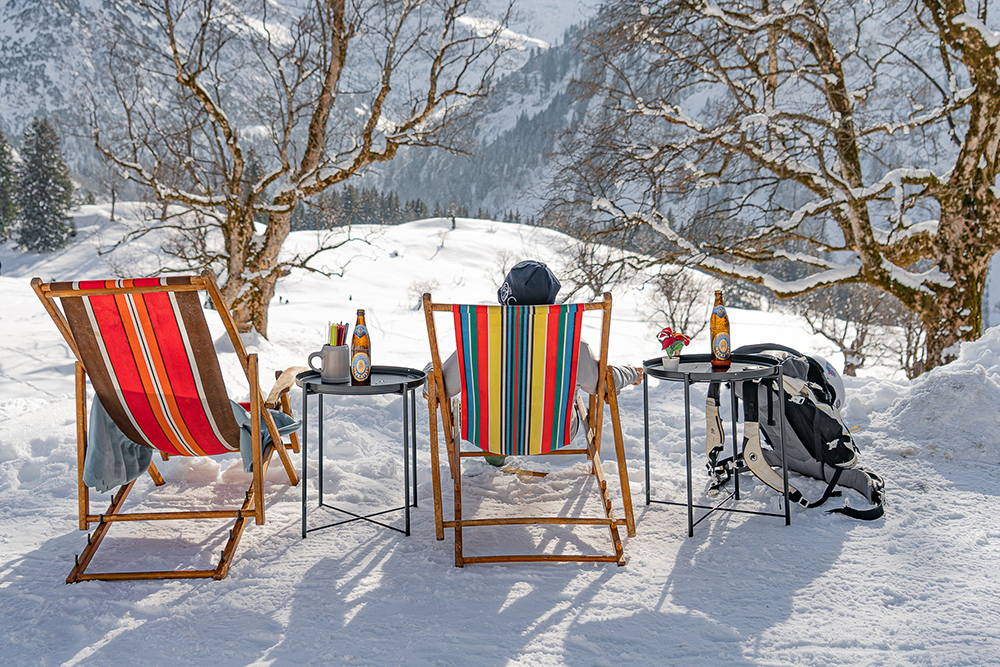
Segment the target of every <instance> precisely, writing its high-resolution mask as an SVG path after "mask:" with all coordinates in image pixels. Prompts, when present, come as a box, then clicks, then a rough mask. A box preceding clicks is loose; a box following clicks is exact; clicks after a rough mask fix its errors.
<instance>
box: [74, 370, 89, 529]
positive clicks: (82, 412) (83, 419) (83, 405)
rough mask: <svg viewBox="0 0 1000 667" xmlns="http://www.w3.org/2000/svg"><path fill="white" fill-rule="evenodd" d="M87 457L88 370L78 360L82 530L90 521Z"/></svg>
mask: <svg viewBox="0 0 1000 667" xmlns="http://www.w3.org/2000/svg"><path fill="white" fill-rule="evenodd" d="M86 459H87V372H86V371H85V370H84V368H83V364H81V363H80V362H79V361H78V362H76V493H77V508H78V509H79V512H80V530H88V529H89V528H90V522H88V521H87V515H88V514H90V489H89V488H87V485H86V484H84V483H83V464H84V462H85V461H86Z"/></svg>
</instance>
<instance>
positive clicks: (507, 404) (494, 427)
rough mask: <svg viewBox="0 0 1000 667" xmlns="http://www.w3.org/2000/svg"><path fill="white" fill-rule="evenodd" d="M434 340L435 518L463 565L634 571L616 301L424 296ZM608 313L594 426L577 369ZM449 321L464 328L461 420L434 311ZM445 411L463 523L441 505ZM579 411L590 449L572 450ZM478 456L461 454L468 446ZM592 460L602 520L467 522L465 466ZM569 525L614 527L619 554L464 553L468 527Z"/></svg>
mask: <svg viewBox="0 0 1000 667" xmlns="http://www.w3.org/2000/svg"><path fill="white" fill-rule="evenodd" d="M423 305H424V316H425V318H426V321H427V336H428V340H429V342H430V347H431V360H432V363H433V370H432V371H431V372H430V374H429V375H428V382H427V385H428V390H427V394H428V406H429V410H430V437H431V469H432V471H433V485H434V486H433V491H434V520H435V531H436V537H437V539H439V540H443V539H444V529H445V528H453V529H454V530H455V565H457V566H458V567H462V566H463V565H464V564H466V563H504V562H508V563H509V562H530V561H583V562H592V561H598V562H614V563H617V564H618V565H624V564H625V556H624V553H623V550H622V541H621V538H620V537H619V534H618V526H619V525H620V524H625V525H626V528H627V530H628V535H629V536H630V537H631V536H634V535H635V520H634V518H633V516H632V500H631V494H630V493H629V486H628V471H627V469H626V466H625V451H624V447H623V444H622V432H621V423H620V421H619V417H618V399H617V397H616V395H615V391H614V381H613V376H612V375H611V371H610V369H609V368H608V365H607V361H608V334H609V332H610V329H611V295H610V294H605V295H604V300H603V301H601V302H595V303H578V304H563V305H553V306H473V305H462V304H450V303H433V302H432V301H431V295H430V294H424V296H423ZM587 311H601V313H602V317H603V319H602V328H601V348H600V350H601V353H600V360H599V366H600V369H601V372H600V374H599V380H598V386H597V393H596V394H595V395H593V396H591V397H590V412H589V419H590V421H589V423H588V422H586V419H587V417H586V409H585V406H584V403H583V399H582V398H580V397H578V396H577V386H576V385H577V381H576V376H577V364H578V361H579V359H578V358H579V353H580V332H581V327H582V323H583V317H584V314H585V313H586V312H587ZM439 312H443V313H448V315H449V316H450V318H451V320H452V323H453V325H454V329H455V346H456V357H457V360H458V366H459V375H460V377H461V393H460V400H461V402H460V406H461V409H460V412H461V418H460V420H459V422H456V417H455V411H456V407H455V406H456V402H455V401H450V400H448V398H447V395H446V392H445V386H444V375H443V371H442V360H441V355H440V353H439V350H438V342H437V333H436V327H435V322H434V313H439ZM605 403H607V404H608V406H609V407H610V408H611V421H612V425H613V429H614V436H615V448H616V454H617V459H618V472H619V477H620V482H621V488H622V499H623V502H624V508H625V519H615V516H614V512H613V511H612V507H611V499H610V497H609V494H608V487H607V482H606V480H605V477H604V471H603V469H602V468H601V460H600V451H601V430H602V417H603V414H604V405H605ZM439 409H440V413H441V420H442V422H443V431H444V437H445V444H446V447H447V452H448V463H449V468H450V469H451V476H452V480H453V482H454V487H455V518H454V520H451V521H445V520H444V518H443V515H444V512H443V509H442V504H441V479H440V466H439V461H438V432H437V413H438V410H439ZM574 409H575V410H576V411H577V414H578V416H579V419H580V422H581V424H584V425H585V433H586V441H587V444H586V446H585V447H578V448H573V447H571V446H570V440H571V435H572V431H571V420H572V417H573V410H574ZM463 441H464V442H467V443H469V444H471V445H472V446H473V447H475V448H476V449H475V451H461V448H460V444H461V442H463ZM547 454H583V455H586V456H587V457H588V458H590V460H591V462H592V465H591V466H590V470H591V474H593V475H594V476H595V477H596V481H597V484H596V486H597V490H598V493H599V494H600V498H601V505H602V508H603V510H604V511H603V516H600V517H580V516H545V517H506V518H503V517H497V518H469V519H465V518H463V517H462V474H461V459H462V458H465V457H470V456H497V455H500V456H532V455H547ZM530 524H544V525H549V524H567V525H577V526H578V525H588V526H606V527H607V528H608V530H609V532H610V534H611V542H612V550H613V552H614V553H613V554H597V555H588V554H528V555H490V556H466V555H464V553H463V546H462V529H463V528H464V527H472V526H475V527H479V526H502V525H530Z"/></svg>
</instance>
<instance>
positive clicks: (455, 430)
mask: <svg viewBox="0 0 1000 667" xmlns="http://www.w3.org/2000/svg"><path fill="white" fill-rule="evenodd" d="M454 305H456V304H451V303H434V302H433V301H432V300H431V295H430V294H424V295H423V308H424V317H425V319H426V323H427V338H428V341H429V343H430V348H431V361H432V365H433V369H432V370H431V371H430V372H429V373H428V375H427V407H428V411H429V413H430V418H429V424H430V447H431V471H432V482H433V495H434V529H435V537H436V538H437V539H438V540H443V539H444V529H445V528H451V529H454V531H455V565H456V566H457V567H463V566H464V565H465V564H467V563H469V564H475V563H515V562H612V563H617V564H618V565H619V566H621V565H624V564H625V555H624V551H623V549H622V541H621V538H620V536H619V532H618V526H620V525H623V524H624V525H625V527H626V530H627V533H628V536H629V537H634V536H635V518H634V515H633V512H632V494H631V490H630V488H629V483H628V469H627V468H626V464H625V449H624V445H623V442H622V429H621V421H620V419H619V416H618V398H617V395H616V394H615V391H614V376H613V374H612V371H611V369H610V368H609V367H608V338H609V334H610V331H611V294H609V293H605V294H604V298H603V300H602V301H599V302H593V303H586V304H579V305H580V306H581V307H582V308H583V310H585V311H593V310H600V311H602V328H601V347H600V349H601V353H600V359H599V361H598V363H599V368H600V369H601V372H600V373H599V376H598V384H597V392H596V393H595V394H594V395H592V396H591V397H590V413H589V417H590V419H589V422H588V420H587V418H586V410H585V406H584V402H583V399H582V398H581V397H580V396H576V399H575V409H576V411H577V416H578V418H579V420H580V424H581V426H583V427H584V429H585V435H586V441H587V446H586V447H583V448H569V447H564V448H561V449H557V450H554V451H552V452H550V453H549V454H550V455H556V454H558V455H564V454H583V455H586V456H587V458H588V459H590V461H591V469H590V474H592V475H594V476H595V477H596V479H597V487H598V493H599V494H600V498H601V504H602V506H603V508H604V516H602V517H559V516H554V517H553V516H542V517H516V518H514V517H506V518H504V517H497V518H480V519H465V518H463V517H462V459H463V458H466V457H480V456H496V454H493V453H491V452H487V451H473V452H463V451H461V450H460V447H459V445H460V437H459V426H458V423H457V422H456V418H455V411H456V403H457V401H455V400H454V399H452V400H449V399H448V398H447V396H446V393H445V388H444V377H443V374H442V360H441V355H440V352H439V350H438V341H437V331H436V327H435V324H434V313H436V312H448V313H451V312H452V308H453V306H454ZM605 403H607V405H608V406H609V407H610V410H611V423H612V427H613V431H614V438H615V452H616V455H617V460H618V476H619V480H620V483H621V488H622V500H623V502H624V508H625V518H624V519H616V518H615V515H614V511H613V510H612V507H611V499H610V496H609V494H608V485H607V480H606V479H605V476H604V470H603V468H602V467H601V459H600V452H601V429H602V420H603V415H604V405H605ZM439 410H440V414H441V421H442V426H443V431H444V439H445V446H446V450H447V457H448V467H449V470H450V472H451V478H452V481H453V485H454V491H455V507H454V519H453V520H445V519H444V511H443V508H442V500H441V476H440V459H439V452H438V428H437V413H438V411H439ZM543 456H544V455H543ZM552 524H557V525H558V524H564V525H589V526H607V528H608V530H609V532H610V536H611V543H612V550H613V552H614V553H613V554H612V555H606V554H596V555H590V554H581V555H572V554H570V555H559V554H525V555H485V556H466V555H465V554H464V550H463V545H462V530H463V528H465V527H479V526H510V525H552Z"/></svg>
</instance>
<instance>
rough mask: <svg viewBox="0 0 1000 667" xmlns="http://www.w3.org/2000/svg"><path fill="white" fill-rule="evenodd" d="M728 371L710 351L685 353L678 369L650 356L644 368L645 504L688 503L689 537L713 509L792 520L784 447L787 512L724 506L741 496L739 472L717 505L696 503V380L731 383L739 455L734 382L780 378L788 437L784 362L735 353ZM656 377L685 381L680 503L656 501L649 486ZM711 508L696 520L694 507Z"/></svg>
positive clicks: (781, 411) (781, 419)
mask: <svg viewBox="0 0 1000 667" xmlns="http://www.w3.org/2000/svg"><path fill="white" fill-rule="evenodd" d="M730 361H731V363H730V366H729V369H728V370H725V371H718V370H714V369H713V368H712V355H710V354H685V355H681V357H680V362H679V364H678V366H677V370H667V369H665V368H663V361H662V359H660V358H656V359H647V360H646V361H644V362H643V364H642V367H643V370H644V371H645V374H644V377H643V381H642V417H643V434H644V439H645V471H646V504H647V505H649V504H650V503H659V504H661V505H686V506H687V510H688V537H692V536H693V535H694V527H695V526H696V525H698V524H699V523H701V521H702V520H704V519H705V518H706V517H708V516H709V515H710V514H712V512H715V511H721V512H742V513H745V514H760V515H764V516H779V517H780V516H784V517H785V525H786V526H787V525H790V524H791V522H792V515H791V507H790V505H789V502H788V467H787V466H786V465H785V448H784V447H782V448H781V464H782V466H781V467H782V474H783V482H784V498H785V512H784V514H776V513H774V512H760V511H753V510H745V509H738V508H734V507H723V505H724V504H725V503H727V502H729V500H731V499H733V500H739V499H740V481H739V472H738V471H737V473H736V474H735V475H734V476H733V479H734V482H733V486H734V489H733V491H732V492H731V493H730V494H729V495H727V496H726V497H725V498H724V499H722V500H721V501H720V502H718V503H716V504H715V505H695V504H694V500H693V493H692V486H691V385H693V384H697V383H708V384H717V383H726V384H728V385H729V396H730V400H731V402H732V428H733V430H732V434H733V438H732V439H733V457H734V458H735V457H737V456H738V451H737V445H736V440H737V438H736V432H737V431H736V420H737V413H736V408H737V406H736V387H735V383H736V382H740V381H744V380H765V379H772V380H776V381H777V386H778V387H782V389H781V390H780V391H781V394H780V396H781V400H779V401H778V419H779V422H780V424H781V429H780V430H781V439H782V442H783V441H784V439H785V427H784V424H785V408H784V387H783V380H784V374H783V372H782V367H781V364H780V363H778V361H777V360H776V359H773V358H772V357H767V356H763V355H756V354H734V355H733V356H732V358H731V360H730ZM649 377H654V378H657V379H658V380H668V381H675V382H683V383H684V438H685V446H686V459H685V464H686V467H687V503H677V502H672V501H669V500H654V499H652V498H651V497H650V489H649V384H648V378H649ZM695 508H698V509H705V510H708V511H707V512H706V513H705V514H703V515H702V516H701V517H699V518H698V520H697V521H695V519H694V509H695Z"/></svg>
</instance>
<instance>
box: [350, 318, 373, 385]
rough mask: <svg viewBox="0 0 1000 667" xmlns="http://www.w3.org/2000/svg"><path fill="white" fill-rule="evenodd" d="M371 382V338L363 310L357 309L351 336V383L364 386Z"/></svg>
mask: <svg viewBox="0 0 1000 667" xmlns="http://www.w3.org/2000/svg"><path fill="white" fill-rule="evenodd" d="M371 383H372V340H371V338H370V337H369V336H368V327H366V326H365V311H364V310H361V309H359V310H358V321H357V322H356V323H355V324H354V337H353V338H351V384H352V385H355V386H366V385H370V384H371Z"/></svg>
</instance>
